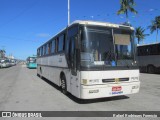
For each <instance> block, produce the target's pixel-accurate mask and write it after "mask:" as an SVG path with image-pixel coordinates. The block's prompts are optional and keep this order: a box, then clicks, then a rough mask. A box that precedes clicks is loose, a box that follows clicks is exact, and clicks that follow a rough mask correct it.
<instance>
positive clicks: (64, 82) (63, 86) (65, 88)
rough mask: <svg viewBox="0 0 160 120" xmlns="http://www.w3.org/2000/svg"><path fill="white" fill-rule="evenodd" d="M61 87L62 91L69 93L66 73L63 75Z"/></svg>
mask: <svg viewBox="0 0 160 120" xmlns="http://www.w3.org/2000/svg"><path fill="white" fill-rule="evenodd" d="M61 88H62V93H63V94H67V84H66V78H65V76H64V75H63V76H62V77H61Z"/></svg>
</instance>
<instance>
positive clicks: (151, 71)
mask: <svg viewBox="0 0 160 120" xmlns="http://www.w3.org/2000/svg"><path fill="white" fill-rule="evenodd" d="M147 71H148V73H151V74H153V73H154V72H155V68H154V66H153V65H149V66H148V69H147Z"/></svg>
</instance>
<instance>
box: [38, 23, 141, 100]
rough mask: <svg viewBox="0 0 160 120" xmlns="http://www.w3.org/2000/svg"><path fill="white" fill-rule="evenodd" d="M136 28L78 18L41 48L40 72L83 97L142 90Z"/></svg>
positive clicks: (124, 93) (100, 96) (39, 57)
mask: <svg viewBox="0 0 160 120" xmlns="http://www.w3.org/2000/svg"><path fill="white" fill-rule="evenodd" d="M133 36H134V28H132V27H130V26H124V25H118V24H111V23H105V22H94V21H75V22H73V23H72V24H71V25H69V26H68V27H66V28H65V29H64V30H62V31H61V32H60V33H58V34H57V35H55V36H54V37H53V38H51V39H50V40H49V41H47V42H46V43H45V44H43V45H42V46H40V47H39V48H38V49H37V56H38V58H37V75H39V76H41V77H44V78H47V79H48V80H50V81H51V82H53V83H54V84H56V85H58V86H60V87H61V88H62V92H63V93H64V94H66V93H67V92H69V93H71V94H72V95H73V96H75V97H77V98H80V99H93V98H103V97H111V96H119V95H126V94H133V93H137V92H139V88H140V81H139V69H138V66H137V64H136V61H135V46H134V45H135V44H134V39H133Z"/></svg>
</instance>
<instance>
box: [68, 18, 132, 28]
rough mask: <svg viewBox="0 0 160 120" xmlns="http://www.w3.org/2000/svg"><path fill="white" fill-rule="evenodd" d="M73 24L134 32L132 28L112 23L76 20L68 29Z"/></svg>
mask: <svg viewBox="0 0 160 120" xmlns="http://www.w3.org/2000/svg"><path fill="white" fill-rule="evenodd" d="M73 24H82V25H96V26H106V27H113V28H120V27H125V28H130V29H131V30H134V28H133V27H131V26H127V25H122V24H114V23H109V22H100V21H83V20H76V21H74V22H73V23H71V24H70V25H69V26H68V27H70V26H71V25H73Z"/></svg>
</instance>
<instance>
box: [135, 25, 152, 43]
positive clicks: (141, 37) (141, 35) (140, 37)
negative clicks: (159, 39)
mask: <svg viewBox="0 0 160 120" xmlns="http://www.w3.org/2000/svg"><path fill="white" fill-rule="evenodd" d="M144 32H145V29H144V28H142V27H137V28H136V29H135V37H136V38H137V39H138V44H139V42H140V41H142V40H144V39H145V37H146V36H148V35H149V34H144Z"/></svg>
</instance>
